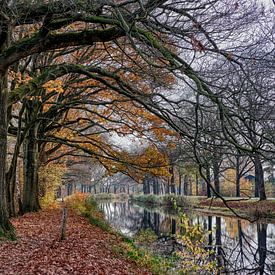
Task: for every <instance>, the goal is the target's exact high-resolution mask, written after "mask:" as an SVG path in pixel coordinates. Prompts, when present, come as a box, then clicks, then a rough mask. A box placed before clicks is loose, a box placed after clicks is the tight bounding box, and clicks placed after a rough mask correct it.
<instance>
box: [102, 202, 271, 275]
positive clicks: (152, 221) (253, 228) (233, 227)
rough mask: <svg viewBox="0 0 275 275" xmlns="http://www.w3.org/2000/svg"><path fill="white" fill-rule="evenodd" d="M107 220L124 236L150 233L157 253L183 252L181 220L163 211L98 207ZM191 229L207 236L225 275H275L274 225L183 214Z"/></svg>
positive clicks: (104, 204)
mask: <svg viewBox="0 0 275 275" xmlns="http://www.w3.org/2000/svg"><path fill="white" fill-rule="evenodd" d="M99 206H100V208H101V209H102V211H103V213H104V215H105V219H106V220H107V221H108V222H109V223H110V224H111V226H112V227H113V228H115V229H116V230H117V231H119V232H120V233H122V234H123V235H125V236H127V237H130V238H134V237H135V236H136V235H137V234H139V232H140V231H142V230H146V229H151V230H153V231H154V232H155V234H156V236H157V239H156V241H155V244H154V250H155V252H157V253H159V254H166V256H169V255H172V254H173V253H174V252H175V251H177V250H178V249H180V247H179V243H178V242H177V241H176V239H177V236H179V235H180V232H179V231H180V226H179V223H180V217H178V215H177V214H176V213H175V211H172V210H171V211H170V210H167V209H165V208H162V207H157V208H148V207H146V206H140V205H137V204H135V203H133V202H129V201H123V202H113V201H103V202H100V203H99ZM184 213H185V214H186V215H187V216H188V218H189V223H190V224H192V225H197V224H199V225H200V226H201V228H202V229H203V230H204V231H205V233H206V243H205V247H207V248H211V249H212V250H213V251H214V253H215V257H216V259H217V261H218V263H219V265H221V266H223V269H222V270H223V272H222V273H224V274H275V224H273V223H265V222H254V223H250V222H249V221H247V220H240V219H237V218H234V217H233V218H232V217H222V216H214V215H213V216H212V215H209V214H202V213H199V212H196V211H184Z"/></svg>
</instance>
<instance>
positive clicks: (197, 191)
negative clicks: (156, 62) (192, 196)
mask: <svg viewBox="0 0 275 275" xmlns="http://www.w3.org/2000/svg"><path fill="white" fill-rule="evenodd" d="M198 195H199V178H198V174H197V173H196V196H198Z"/></svg>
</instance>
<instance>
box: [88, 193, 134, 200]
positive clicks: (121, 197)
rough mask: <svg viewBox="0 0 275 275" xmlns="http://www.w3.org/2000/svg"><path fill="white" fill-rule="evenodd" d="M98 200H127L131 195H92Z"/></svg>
mask: <svg viewBox="0 0 275 275" xmlns="http://www.w3.org/2000/svg"><path fill="white" fill-rule="evenodd" d="M92 196H93V197H94V198H95V199H96V200H127V199H128V197H129V195H128V194H127V193H118V194H114V193H98V194H93V195H92Z"/></svg>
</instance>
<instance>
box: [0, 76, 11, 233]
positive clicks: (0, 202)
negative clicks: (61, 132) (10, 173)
mask: <svg viewBox="0 0 275 275" xmlns="http://www.w3.org/2000/svg"><path fill="white" fill-rule="evenodd" d="M7 95H8V85H7V71H5V72H0V237H1V236H4V237H8V238H13V237H14V229H13V226H12V225H11V223H10V221H9V218H8V207H7V200H6V198H7V196H6V191H7V185H6V183H7V182H6V162H7V128H8V126H7Z"/></svg>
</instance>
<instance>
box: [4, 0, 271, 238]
mask: <svg viewBox="0 0 275 275" xmlns="http://www.w3.org/2000/svg"><path fill="white" fill-rule="evenodd" d="M0 9H1V13H0V235H2V234H3V235H12V234H13V228H12V226H11V224H10V222H9V217H12V216H14V215H16V214H18V213H20V214H22V213H25V212H29V211H36V210H38V209H39V208H40V205H39V190H40V187H39V184H41V182H39V171H40V170H41V168H43V167H45V166H47V165H50V164H52V163H56V162H59V161H60V159H64V158H65V159H66V158H67V159H70V158H74V157H75V158H77V157H78V156H79V155H82V156H83V155H84V156H85V157H87V156H89V157H91V158H93V159H95V160H96V161H97V162H98V163H100V164H101V165H103V166H104V167H105V169H106V170H107V171H108V172H109V174H115V173H117V172H121V173H123V174H127V175H129V176H130V177H132V178H133V179H135V180H136V181H138V182H142V180H144V178H146V176H147V175H154V176H158V177H168V178H169V177H170V176H171V175H173V169H174V166H176V165H181V166H182V167H185V168H184V169H191V168H192V169H195V170H196V171H197V177H200V178H202V179H203V180H204V182H205V183H206V188H207V190H208V195H210V194H211V193H210V192H212V194H214V195H216V196H220V183H219V180H220V175H221V173H222V171H224V169H226V168H234V169H236V171H237V172H236V183H237V184H236V194H237V195H240V184H239V182H240V178H241V175H243V173H244V172H245V169H246V167H248V166H249V165H250V166H252V167H253V169H254V170H255V185H256V186H255V196H257V197H259V198H260V199H261V200H264V199H266V192H265V181H264V172H263V165H264V164H268V165H269V167H272V165H273V164H274V150H275V148H274V141H275V135H274V130H275V124H274V119H275V111H274V105H275V98H274V86H273V85H274V84H273V79H272V78H273V76H274V68H273V66H274V65H273V61H274V60H273V57H274V49H273V41H272V37H273V28H274V26H273V18H272V10H273V9H274V6H273V4H272V2H271V3H266V4H263V3H261V2H260V1H251V0H247V1H236V2H234V3H233V2H232V1H229V0H213V1H206V0H205V1H204V0H195V1H175V2H174V1H165V0H144V1H143V0H142V1H140V0H134V1H132V0H131V1H130V0H100V1H92V0H89V1H85V0H81V1H78V0H68V1H67V0H66V1H59V0H50V1H43V0H42V1H41V0H39V1H38V0H37V1H28V0H15V1H12V0H11V1H9V0H2V1H1V2H0ZM114 134H116V135H118V136H128V137H129V138H135V139H142V140H144V141H145V143H146V145H142V144H140V146H138V147H139V148H135V149H132V150H126V149H122V148H121V146H119V145H118V144H117V143H116V142H114V140H113V139H112V138H111V136H113V135H114ZM137 144H138V143H137ZM19 163H21V164H22V165H23V180H22V182H23V184H22V186H20V184H18V173H19V170H20V169H19V165H18V164H19ZM194 167H195V168H194ZM195 174H196V173H195ZM212 178H213V180H212ZM169 180H170V182H171V181H173V180H174V179H173V176H171V177H170V178H169ZM212 182H213V184H212ZM183 184H184V183H183ZM170 185H172V186H173V182H172V184H170ZM18 190H19V191H20V190H21V192H19V191H18ZM171 191H172V192H173V190H171Z"/></svg>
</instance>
